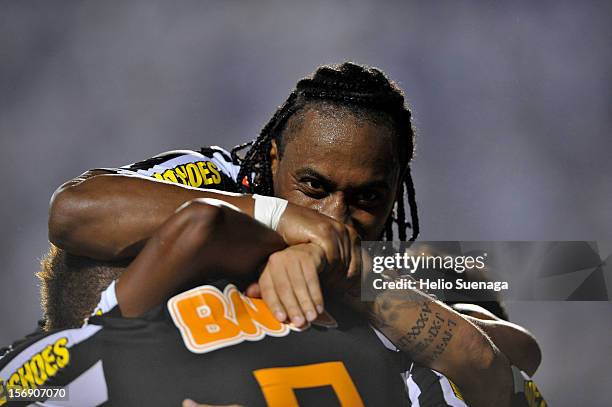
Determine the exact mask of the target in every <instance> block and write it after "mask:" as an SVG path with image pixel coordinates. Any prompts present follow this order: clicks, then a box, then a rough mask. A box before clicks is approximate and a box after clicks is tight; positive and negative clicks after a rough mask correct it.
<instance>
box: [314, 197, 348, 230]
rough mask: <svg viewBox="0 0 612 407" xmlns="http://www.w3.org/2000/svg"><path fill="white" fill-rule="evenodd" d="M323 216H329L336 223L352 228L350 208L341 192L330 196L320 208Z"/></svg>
mask: <svg viewBox="0 0 612 407" xmlns="http://www.w3.org/2000/svg"><path fill="white" fill-rule="evenodd" d="M320 212H321V213H322V214H323V215H326V216H329V217H330V218H332V219H335V220H337V221H338V222H342V223H345V224H347V225H351V226H353V219H352V218H351V211H350V207H349V205H348V204H347V202H346V198H345V197H344V194H342V193H341V192H338V193H335V194H330V195H329V196H328V197H327V199H325V202H323V205H322V206H321V208H320Z"/></svg>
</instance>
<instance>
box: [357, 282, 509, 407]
mask: <svg viewBox="0 0 612 407" xmlns="http://www.w3.org/2000/svg"><path fill="white" fill-rule="evenodd" d="M368 313H369V316H370V319H371V321H372V322H373V324H374V325H375V326H376V327H377V328H378V329H379V330H380V331H382V332H383V333H384V334H385V335H386V336H387V337H388V338H389V339H390V340H391V341H392V342H393V343H394V344H395V345H396V346H398V348H400V349H401V350H402V351H404V352H406V353H408V354H409V355H410V356H411V357H412V358H413V359H414V360H415V361H416V362H418V363H420V364H422V365H424V366H427V367H430V368H432V369H435V370H437V371H439V372H441V373H443V374H444V375H446V376H447V377H448V378H450V379H451V380H452V381H453V382H455V383H456V384H457V385H458V386H459V388H460V389H461V391H462V393H463V394H464V396H465V397H466V399H467V400H468V403H469V405H471V406H475V407H478V406H491V405H495V406H507V405H509V403H510V394H511V388H512V376H511V371H510V365H509V363H508V360H507V359H506V357H505V356H504V355H503V354H502V353H501V352H500V351H499V349H497V347H496V346H495V345H494V344H493V343H492V342H491V341H490V340H489V338H488V337H487V336H486V335H485V334H484V333H483V332H482V331H481V330H480V329H478V328H477V327H476V326H475V325H474V324H472V323H471V322H469V321H468V320H467V319H466V318H464V317H463V316H461V315H460V314H458V313H457V312H455V311H453V310H452V309H450V308H449V307H447V306H446V305H444V304H442V303H441V302H439V301H435V300H433V299H432V298H430V297H429V296H427V295H426V294H424V293H420V292H418V291H402V292H392V291H387V292H384V293H381V294H379V295H378V296H377V298H376V300H375V301H374V302H373V303H371V304H370V305H369V306H368Z"/></svg>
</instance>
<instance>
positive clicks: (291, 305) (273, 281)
mask: <svg viewBox="0 0 612 407" xmlns="http://www.w3.org/2000/svg"><path fill="white" fill-rule="evenodd" d="M327 268H328V264H327V260H326V256H325V253H324V251H323V249H322V248H321V247H319V246H318V245H316V244H313V243H303V244H298V245H295V246H290V247H288V248H286V249H284V250H281V251H279V252H276V253H273V254H272V255H271V256H270V257H269V259H268V263H267V264H266V265H265V267H264V270H263V273H262V274H261V276H260V277H259V287H258V288H257V287H254V286H251V287H249V290H247V295H250V296H257V294H261V297H262V298H263V300H264V301H265V303H266V304H267V305H268V307H269V308H270V310H271V311H272V312H273V313H274V316H275V317H276V319H278V320H279V321H281V322H284V321H286V320H287V318H289V319H290V320H291V322H292V323H293V324H294V325H296V326H298V327H299V326H302V325H304V324H305V323H306V321H313V320H315V319H316V318H317V315H318V314H320V313H321V312H323V295H322V293H321V285H320V283H319V273H322V272H323V271H325V270H326V269H327ZM257 291H259V292H257Z"/></svg>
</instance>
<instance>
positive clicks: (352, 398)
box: [253, 362, 363, 407]
mask: <svg viewBox="0 0 612 407" xmlns="http://www.w3.org/2000/svg"><path fill="white" fill-rule="evenodd" d="M253 374H254V375H255V378H256V379H257V381H258V382H259V386H260V387H261V390H262V392H263V394H264V397H265V398H266V402H267V403H268V407H298V406H299V404H298V401H297V398H296V397H295V393H294V392H293V390H294V389H304V388H308V387H320V386H332V388H333V389H334V392H335V393H336V396H337V397H338V400H339V401H340V404H341V405H342V406H351V407H352V406H356V407H358V406H363V401H362V400H361V396H359V392H358V391H357V388H356V387H355V384H354V383H353V380H351V377H350V376H349V374H348V372H347V370H346V368H345V367H344V364H343V363H342V362H327V363H317V364H314V365H306V366H295V367H275V368H270V369H259V370H256V371H254V372H253Z"/></svg>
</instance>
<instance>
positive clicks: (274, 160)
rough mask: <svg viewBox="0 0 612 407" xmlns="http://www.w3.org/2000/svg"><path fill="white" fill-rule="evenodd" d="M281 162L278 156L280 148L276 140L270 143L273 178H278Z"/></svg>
mask: <svg viewBox="0 0 612 407" xmlns="http://www.w3.org/2000/svg"><path fill="white" fill-rule="evenodd" d="M279 161H280V157H279V154H278V147H277V146H276V140H272V141H271V142H270V169H271V170H272V177H275V176H276V171H278V163H279Z"/></svg>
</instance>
